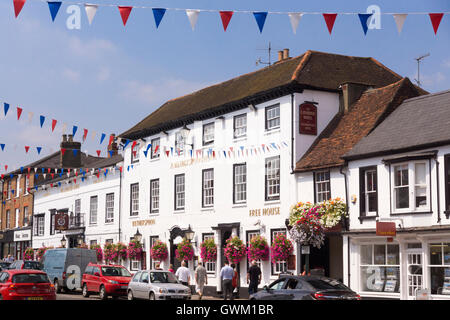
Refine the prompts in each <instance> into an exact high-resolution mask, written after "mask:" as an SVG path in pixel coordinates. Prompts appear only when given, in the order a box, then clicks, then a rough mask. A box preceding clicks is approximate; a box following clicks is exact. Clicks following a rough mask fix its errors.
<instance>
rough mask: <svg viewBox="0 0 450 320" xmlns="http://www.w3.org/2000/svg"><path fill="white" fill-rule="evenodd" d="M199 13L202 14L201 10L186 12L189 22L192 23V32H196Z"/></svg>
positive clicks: (188, 10)
mask: <svg viewBox="0 0 450 320" xmlns="http://www.w3.org/2000/svg"><path fill="white" fill-rule="evenodd" d="M199 13H200V10H191V9H187V10H186V14H187V16H188V18H189V22H190V23H191V28H192V31H194V29H195V25H196V24H197V20H198V15H199Z"/></svg>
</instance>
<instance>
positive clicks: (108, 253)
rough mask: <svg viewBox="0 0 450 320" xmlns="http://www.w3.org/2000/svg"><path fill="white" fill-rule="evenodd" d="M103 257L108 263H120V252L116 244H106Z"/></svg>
mask: <svg viewBox="0 0 450 320" xmlns="http://www.w3.org/2000/svg"><path fill="white" fill-rule="evenodd" d="M103 255H104V258H105V261H106V262H118V261H119V251H118V248H117V245H116V244H114V243H105V245H104V247H103Z"/></svg>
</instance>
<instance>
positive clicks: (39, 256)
mask: <svg viewBox="0 0 450 320" xmlns="http://www.w3.org/2000/svg"><path fill="white" fill-rule="evenodd" d="M48 249H53V247H45V246H44V247H42V248H39V249H37V251H36V259H37V260H39V261H40V260H41V259H42V257H43V256H44V253H45V251H47V250H48Z"/></svg>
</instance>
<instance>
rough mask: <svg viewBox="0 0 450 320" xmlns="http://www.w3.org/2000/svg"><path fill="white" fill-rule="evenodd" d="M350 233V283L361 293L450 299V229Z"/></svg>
mask: <svg viewBox="0 0 450 320" xmlns="http://www.w3.org/2000/svg"><path fill="white" fill-rule="evenodd" d="M431 230H432V229H430V230H428V231H424V232H420V233H414V232H405V233H401V234H397V236H396V237H395V238H388V237H384V238H383V237H377V236H369V235H368V234H365V235H350V236H349V238H350V259H349V260H350V261H349V262H350V275H351V278H350V286H351V288H352V289H353V290H355V291H357V292H358V293H359V294H360V295H361V296H362V297H368V298H383V299H385V298H391V299H401V300H415V299H417V296H418V294H419V293H423V292H426V297H429V298H430V299H433V300H450V230H449V231H448V232H446V233H440V234H439V233H437V232H433V231H431Z"/></svg>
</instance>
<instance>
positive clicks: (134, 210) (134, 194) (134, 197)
mask: <svg viewBox="0 0 450 320" xmlns="http://www.w3.org/2000/svg"><path fill="white" fill-rule="evenodd" d="M138 215H139V183H132V184H131V185H130V216H138Z"/></svg>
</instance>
